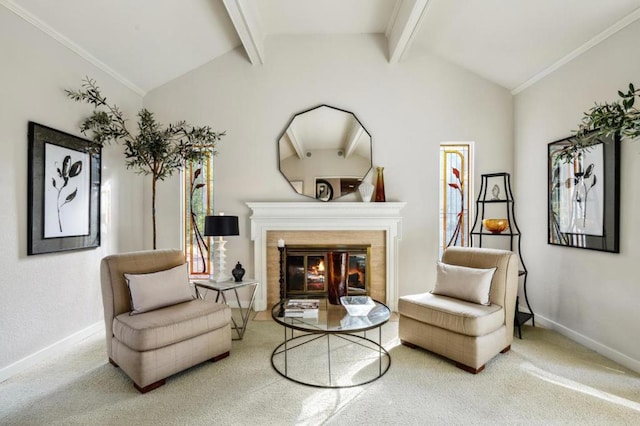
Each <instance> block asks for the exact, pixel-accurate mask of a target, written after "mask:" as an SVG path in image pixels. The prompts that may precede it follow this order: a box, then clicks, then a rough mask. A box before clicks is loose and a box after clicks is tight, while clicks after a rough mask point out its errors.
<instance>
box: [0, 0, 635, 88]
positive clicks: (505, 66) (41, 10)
mask: <svg viewBox="0 0 640 426" xmlns="http://www.w3.org/2000/svg"><path fill="white" fill-rule="evenodd" d="M0 4H2V5H4V6H5V7H7V8H8V9H10V10H12V11H13V12H15V13H16V14H18V15H19V16H21V17H22V18H23V19H25V20H26V21H28V22H30V23H32V24H33V25H35V26H37V27H38V28H40V29H41V30H43V31H45V32H46V33H48V34H49V35H50V36H52V37H54V38H56V39H57V40H58V41H60V42H61V43H63V44H65V45H66V46H68V47H69V48H71V49H73V50H74V51H76V52H77V53H78V54H80V55H82V56H83V57H85V58H86V59H88V60H89V61H91V62H93V63H94V64H96V65H97V66H99V67H101V68H102V69H104V70H105V71H107V72H108V73H110V74H111V75H112V76H114V77H115V78H117V79H119V80H120V81H122V82H123V83H124V84H126V85H127V86H129V87H131V88H132V89H133V90H135V91H136V92H138V93H140V94H141V95H143V94H144V93H146V92H148V91H149V90H152V89H153V88H155V87H158V86H160V85H162V84H164V83H166V82H168V81H170V80H172V79H174V78H176V77H178V76H180V75H182V74H184V73H186V72H188V71H190V70H192V69H195V68H197V67H199V66H201V65H203V64H205V63H207V62H209V61H211V60H213V59H215V58H217V57H219V56H221V55H224V54H225V53H227V52H229V51H230V50H232V49H235V48H236V47H238V46H240V45H242V46H243V48H244V49H245V51H246V53H247V66H260V65H261V64H263V63H265V62H266V61H269V58H268V56H266V54H265V48H264V46H265V43H268V39H269V36H271V35H291V36H295V35H296V34H384V35H385V37H386V38H387V42H388V52H387V56H386V58H384V59H385V60H387V61H388V62H389V63H391V64H393V65H394V66H402V62H403V60H406V58H408V57H410V55H412V54H418V53H416V52H417V51H424V50H426V51H428V52H430V53H432V54H435V55H437V56H440V57H442V58H444V59H446V60H448V61H450V62H453V63H455V64H458V65H460V66H462V67H464V68H466V69H468V70H470V71H472V72H474V73H476V74H478V75H480V76H482V77H484V78H486V79H488V80H490V81H493V82H495V83H497V84H499V85H501V86H503V87H505V88H507V89H509V90H511V91H512V93H518V92H519V91H521V90H523V89H524V88H526V87H527V86H528V85H530V84H532V83H533V82H535V81H537V80H538V79H540V78H542V77H544V76H545V75H547V74H548V73H550V72H552V71H553V70H554V69H557V68H558V67H560V66H562V64H564V63H566V62H567V61H569V60H571V59H572V58H574V57H576V56H577V55H579V54H580V53H582V52H584V51H586V50H588V49H589V48H590V47H592V46H594V45H595V44H597V43H599V42H601V41H602V40H604V39H606V38H607V37H609V36H610V35H612V34H614V33H615V32H617V31H619V30H621V29H623V28H624V27H625V26H627V25H629V24H630V23H633V22H635V21H636V20H637V19H639V18H640V0H606V1H605V0H180V1H177V0H176V1H158V0H109V1H105V0H56V1H51V0H0ZM416 46H419V47H420V49H416Z"/></svg>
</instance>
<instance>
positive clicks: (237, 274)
mask: <svg viewBox="0 0 640 426" xmlns="http://www.w3.org/2000/svg"><path fill="white" fill-rule="evenodd" d="M231 275H233V279H234V280H236V282H237V283H239V282H240V281H242V277H244V268H243V267H242V265H241V264H240V262H238V263H237V264H236V267H235V268H233V271H231Z"/></svg>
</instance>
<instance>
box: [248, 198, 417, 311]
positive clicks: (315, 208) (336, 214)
mask: <svg viewBox="0 0 640 426" xmlns="http://www.w3.org/2000/svg"><path fill="white" fill-rule="evenodd" d="M404 205H405V203H402V202H386V203H358V202H330V203H323V202H252V203H247V206H248V207H249V208H250V209H251V217H250V219H251V240H252V241H253V249H254V269H253V273H254V274H255V278H256V279H257V280H258V281H259V282H260V285H259V286H258V291H257V294H256V300H255V305H254V306H255V309H256V310H257V311H262V310H266V309H271V307H272V306H273V305H274V304H276V303H278V301H279V300H280V285H279V278H280V270H279V266H278V265H279V259H280V254H279V251H278V240H280V239H283V240H285V245H286V246H294V245H295V246H300V245H306V246H310V245H319V246H325V247H327V246H328V247H334V246H350V245H355V246H370V249H369V252H368V253H370V256H369V255H367V262H368V264H367V268H366V278H365V279H366V282H367V285H368V288H367V293H368V295H369V296H371V297H372V298H373V299H375V300H379V301H380V302H383V303H386V304H387V306H389V308H390V309H391V310H393V311H394V310H396V309H397V299H398V243H399V241H400V239H401V238H402V216H401V215H400V211H401V210H402V208H403V207H404Z"/></svg>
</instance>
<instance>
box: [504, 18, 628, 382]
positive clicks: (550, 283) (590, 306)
mask: <svg viewBox="0 0 640 426" xmlns="http://www.w3.org/2000/svg"><path fill="white" fill-rule="evenodd" d="M638 40H640V22H636V23H635V24H633V25H632V26H630V27H627V28H626V29H624V30H622V31H620V32H619V33H617V34H616V35H614V36H612V37H611V38H609V39H608V40H606V41H605V42H603V43H601V44H600V45H598V46H596V47H595V48H593V49H591V50H589V51H587V52H586V53H585V54H583V55H582V56H580V57H578V58H577V59H575V60H573V61H572V62H570V63H569V64H568V65H566V66H564V67H562V68H561V69H559V70H558V71H556V72H555V73H553V74H552V75H550V76H549V77H547V78H545V79H543V80H542V81H540V82H539V83H537V84H536V85H534V86H533V87H531V88H529V89H527V90H525V91H524V92H522V93H520V94H519V95H517V96H516V98H515V135H516V138H515V139H516V147H515V152H516V155H515V170H516V189H515V192H516V195H517V197H518V198H517V204H516V208H517V215H518V219H519V223H520V224H521V225H522V226H521V228H522V229H521V230H522V233H523V239H522V243H523V247H522V250H523V254H524V256H525V261H526V262H527V267H528V269H529V274H530V275H529V286H528V289H529V294H530V301H531V304H532V306H533V309H534V311H535V312H536V313H537V314H538V316H539V319H540V320H541V321H543V322H545V323H547V324H549V325H551V326H553V327H556V328H557V329H559V330H561V331H562V332H564V333H565V334H567V335H569V336H571V337H573V338H574V339H576V340H578V341H580V342H582V343H584V344H587V345H588V346H590V347H592V348H593V349H596V350H598V351H600V352H602V353H604V354H605V355H608V356H610V357H612V358H614V359H616V360H618V361H619V362H622V363H624V364H626V365H627V366H630V367H632V368H634V369H636V370H637V371H640V340H639V339H638V336H640V279H639V278H638V273H637V266H638V260H639V259H640V243H639V239H640V222H639V221H638V211H640V191H638V182H640V144H639V143H638V142H629V141H625V142H624V143H623V144H622V165H621V182H620V185H621V194H620V198H621V203H620V220H621V221H620V254H610V253H603V252H597V251H588V250H581V249H575V248H565V247H557V246H551V245H547V216H546V211H547V144H548V143H549V142H553V141H556V140H558V139H561V138H564V137H567V136H570V134H571V131H572V130H573V129H575V128H576V127H577V124H578V123H579V121H580V119H581V117H582V112H583V111H586V110H587V109H588V108H590V107H591V106H592V105H593V103H594V102H596V101H613V100H615V99H616V98H617V95H616V93H617V90H618V89H621V90H626V87H627V85H628V84H629V82H633V83H635V85H636V86H638V85H640V80H638V78H639V77H640V57H638V55H636V54H635V53H633V52H636V51H637V44H638ZM545 320H546V321H545Z"/></svg>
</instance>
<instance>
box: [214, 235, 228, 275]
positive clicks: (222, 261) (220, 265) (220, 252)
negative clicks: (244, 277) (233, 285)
mask: <svg viewBox="0 0 640 426" xmlns="http://www.w3.org/2000/svg"><path fill="white" fill-rule="evenodd" d="M216 243H217V244H216V245H217V247H216V249H215V253H214V251H211V257H212V259H211V263H212V264H214V260H215V258H216V257H217V260H218V261H217V264H216V265H215V269H214V271H213V272H214V273H213V274H211V275H210V276H209V281H213V282H217V283H221V282H224V281H230V280H231V275H229V274H228V273H227V261H226V257H227V255H226V254H225V251H226V249H225V247H224V246H225V244H227V242H226V241H225V240H224V239H222V237H219V238H218V240H217V241H216Z"/></svg>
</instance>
